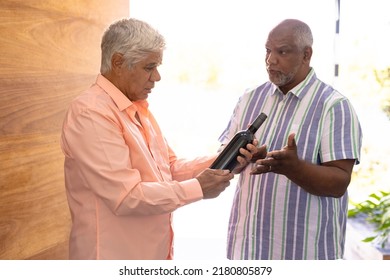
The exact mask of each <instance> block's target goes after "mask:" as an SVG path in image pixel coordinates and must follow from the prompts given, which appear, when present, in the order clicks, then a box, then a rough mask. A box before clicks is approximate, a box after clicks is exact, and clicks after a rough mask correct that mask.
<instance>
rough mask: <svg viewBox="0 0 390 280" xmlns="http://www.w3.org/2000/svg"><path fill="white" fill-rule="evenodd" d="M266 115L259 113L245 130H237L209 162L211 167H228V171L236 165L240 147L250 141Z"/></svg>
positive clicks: (243, 146)
mask: <svg viewBox="0 0 390 280" xmlns="http://www.w3.org/2000/svg"><path fill="white" fill-rule="evenodd" d="M266 118H267V115H266V114H264V113H261V114H260V115H259V116H258V117H257V118H256V119H255V120H254V122H253V123H252V124H251V125H250V126H249V128H248V129H247V130H243V131H239V132H237V133H236V135H234V137H233V139H232V140H231V141H230V142H229V143H228V145H227V146H226V147H225V148H224V149H223V150H222V152H221V153H220V154H219V155H218V157H217V158H216V159H215V161H214V162H213V163H212V164H211V166H210V168H211V169H229V170H230V172H231V171H232V170H233V169H234V168H235V167H236V166H237V164H238V161H237V157H238V156H239V155H240V148H245V147H246V145H247V144H249V143H252V141H253V139H254V137H255V133H256V131H257V130H258V129H259V127H260V126H261V125H262V124H263V122H264V121H265V119H266Z"/></svg>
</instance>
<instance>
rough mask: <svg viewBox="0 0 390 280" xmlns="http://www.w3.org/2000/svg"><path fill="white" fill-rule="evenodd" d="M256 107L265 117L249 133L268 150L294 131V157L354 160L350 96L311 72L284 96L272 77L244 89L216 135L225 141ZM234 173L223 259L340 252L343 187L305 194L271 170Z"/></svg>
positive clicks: (357, 136)
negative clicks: (339, 192)
mask: <svg viewBox="0 0 390 280" xmlns="http://www.w3.org/2000/svg"><path fill="white" fill-rule="evenodd" d="M261 112H264V113H265V114H267V116H268V118H267V120H266V121H265V123H264V124H263V125H262V126H261V127H260V129H259V130H258V131H257V133H256V135H255V136H256V138H257V139H258V140H259V144H260V145H261V144H267V147H268V151H272V150H279V149H282V147H284V146H285V145H287V138H288V135H289V134H290V133H292V132H295V133H296V136H295V140H296V144H297V149H298V156H299V158H301V159H304V160H306V161H308V162H311V163H313V164H321V163H322V162H328V161H333V160H340V159H355V163H356V164H358V163H359V157H360V149H361V141H362V131H361V127H360V123H359V120H358V117H357V115H356V113H355V111H354V109H353V107H352V105H351V103H350V101H349V100H348V99H347V98H346V97H345V96H343V95H342V94H340V93H339V92H337V91H336V90H335V89H333V88H332V87H331V86H329V85H327V84H325V83H324V82H322V81H321V80H319V79H318V78H317V77H316V74H315V72H314V70H313V69H311V71H310V73H309V74H308V76H307V77H306V79H305V80H304V81H303V82H301V83H300V84H299V85H297V86H296V87H295V88H294V89H292V90H291V91H290V92H288V93H287V94H286V95H284V94H283V93H282V92H280V90H279V89H278V87H277V86H275V85H274V84H272V83H271V82H266V83H264V84H263V85H261V86H259V87H257V88H255V89H253V90H250V91H247V92H246V93H245V94H244V95H242V96H241V97H240V99H239V101H238V103H237V105H236V107H235V109H234V113H233V115H232V117H231V120H230V122H229V124H228V126H227V128H226V129H225V131H224V132H223V133H222V135H221V136H220V139H219V140H220V141H221V142H222V143H227V142H228V141H229V139H231V138H232V137H233V136H234V134H235V133H236V132H237V131H239V130H243V129H246V128H247V127H248V124H250V123H251V122H252V121H253V120H254V119H255V118H256V116H257V115H259V114H260V113H261ZM252 167H253V166H251V165H249V166H248V168H246V169H245V170H244V171H243V172H242V173H241V174H240V177H239V180H238V184H237V187H236V192H235V195H234V200H233V205H232V209H231V215H230V220H229V227H228V240H227V242H228V243H227V257H228V258H229V259H341V258H342V257H343V253H344V243H345V231H346V223H347V215H346V214H347V207H348V194H347V193H345V194H344V195H343V196H342V197H341V198H333V197H322V196H316V195H312V194H310V193H308V192H306V191H305V190H304V189H302V188H300V187H299V186H298V185H296V184H295V183H293V182H291V181H290V180H289V179H287V177H285V176H284V175H280V174H275V173H272V172H270V173H266V174H262V175H250V174H249V172H250V170H251V169H252Z"/></svg>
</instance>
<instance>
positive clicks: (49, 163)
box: [0, 0, 129, 259]
mask: <svg viewBox="0 0 390 280" xmlns="http://www.w3.org/2000/svg"><path fill="white" fill-rule="evenodd" d="M0 10H1V13H0V53H1V56H0V259H66V258H67V257H68V235H69V226H70V214H69V210H68V205H67V201H66V195H65V190H64V178H63V155H62V152H61V150H60V146H59V137H60V131H61V125H62V120H63V118H64V115H65V111H66V109H67V106H68V104H69V102H70V100H71V99H73V98H74V97H75V96H76V95H77V94H79V93H80V92H81V91H82V90H84V89H86V88H87V87H89V85H90V84H92V83H93V82H94V80H95V78H96V74H97V73H98V72H99V66H100V40H101V36H102V34H103V32H104V30H105V28H106V27H107V26H108V25H109V24H110V23H111V22H112V21H114V20H116V19H119V18H122V17H127V16H128V15H129V12H128V10H129V3H128V1H127V0H116V1H103V0H98V1H96V0H85V1H78V0H73V1H72V0H62V1H57V0H30V1H23V0H1V1H0Z"/></svg>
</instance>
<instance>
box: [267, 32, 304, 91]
mask: <svg viewBox="0 0 390 280" xmlns="http://www.w3.org/2000/svg"><path fill="white" fill-rule="evenodd" d="M265 48H266V56H265V62H266V67H267V72H268V76H269V80H270V81H271V82H272V83H274V84H275V85H277V86H278V87H279V88H280V89H281V90H282V91H283V92H284V93H287V92H288V91H289V90H291V89H292V88H294V87H295V86H296V85H298V84H299V83H300V82H301V81H302V80H303V79H304V78H305V77H306V75H307V73H308V67H309V65H308V60H307V59H306V55H305V50H302V49H299V48H298V47H297V45H296V44H295V41H294V38H293V36H292V35H291V32H288V30H287V29H275V30H273V31H272V32H271V33H270V34H269V36H268V39H267V42H266V45H265ZM309 61H310V60H309Z"/></svg>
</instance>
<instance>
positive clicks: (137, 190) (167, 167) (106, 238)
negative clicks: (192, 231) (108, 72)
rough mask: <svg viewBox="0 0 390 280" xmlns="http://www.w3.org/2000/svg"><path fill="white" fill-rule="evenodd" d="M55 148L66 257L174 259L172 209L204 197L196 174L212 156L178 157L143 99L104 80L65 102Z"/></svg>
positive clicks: (209, 162)
mask: <svg viewBox="0 0 390 280" xmlns="http://www.w3.org/2000/svg"><path fill="white" fill-rule="evenodd" d="M136 113H137V114H138V116H139V120H140V122H139V121H138V119H137V117H136ZM61 148H62V150H63V153H64V155H65V164H64V171H65V186H66V193H67V198H68V204H69V208H70V212H71V217H72V229H71V234H70V240H69V242H70V244H69V250H70V259H172V257H173V230H172V224H171V223H172V212H173V211H174V210H175V209H177V208H178V207H181V206H183V205H186V204H189V203H192V202H195V201H198V200H201V199H202V198H203V194H202V190H201V188H200V185H199V182H198V180H197V179H195V178H194V177H195V176H196V175H197V174H199V173H200V172H201V171H202V170H204V169H205V168H207V167H208V166H210V164H211V163H212V161H213V160H214V159H215V155H213V156H210V157H199V158H196V159H194V160H184V159H177V158H176V156H175V154H174V152H173V151H172V149H171V148H170V147H169V145H168V143H167V141H166V139H165V138H164V136H163V135H162V133H161V131H160V128H159V126H158V124H157V122H156V120H155V119H154V117H153V115H152V114H151V113H150V111H149V110H148V103H147V101H146V100H143V101H136V102H131V101H130V100H129V99H128V98H127V97H126V96H125V95H124V94H123V93H122V92H121V91H119V89H117V88H116V87H115V86H114V85H113V84H112V83H111V82H109V81H108V80H107V79H106V78H105V77H103V76H102V75H98V77H97V80H96V83H95V84H93V85H92V86H91V87H90V88H89V89H88V90H86V91H85V92H84V93H83V94H81V95H80V96H78V97H77V98H75V100H74V101H73V102H72V103H71V105H70V107H69V110H68V112H67V115H66V117H65V120H64V124H63V130H62V135H61Z"/></svg>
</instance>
